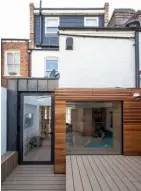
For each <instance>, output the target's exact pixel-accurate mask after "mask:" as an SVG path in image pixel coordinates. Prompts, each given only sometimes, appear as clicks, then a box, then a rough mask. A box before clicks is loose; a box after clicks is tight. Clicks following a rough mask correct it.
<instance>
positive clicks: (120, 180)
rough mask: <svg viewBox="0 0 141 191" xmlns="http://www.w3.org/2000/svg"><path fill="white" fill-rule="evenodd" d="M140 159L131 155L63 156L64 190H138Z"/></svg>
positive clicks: (140, 178)
mask: <svg viewBox="0 0 141 191" xmlns="http://www.w3.org/2000/svg"><path fill="white" fill-rule="evenodd" d="M140 163H141V157H135V156H134V157H127V156H126V157H125V156H117V155H116V156H114V155H72V156H67V164H66V165H67V166H66V178H67V182H66V190H67V191H77V190H78V191H79V190H80V191H81V190H82V191H85V190H86V191H113V190H114V191H141V176H140ZM70 185H71V187H70Z"/></svg>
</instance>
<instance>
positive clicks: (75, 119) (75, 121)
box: [66, 102, 122, 154]
mask: <svg viewBox="0 0 141 191" xmlns="http://www.w3.org/2000/svg"><path fill="white" fill-rule="evenodd" d="M66 139H67V153H68V154H121V151H122V149H121V148H122V103H121V102H68V103H67V108H66Z"/></svg>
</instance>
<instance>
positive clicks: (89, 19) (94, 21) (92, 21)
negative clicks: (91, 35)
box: [84, 17, 99, 27]
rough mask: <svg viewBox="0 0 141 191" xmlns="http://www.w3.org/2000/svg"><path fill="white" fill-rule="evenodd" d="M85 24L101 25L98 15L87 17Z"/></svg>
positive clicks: (89, 25) (86, 25)
mask: <svg viewBox="0 0 141 191" xmlns="http://www.w3.org/2000/svg"><path fill="white" fill-rule="evenodd" d="M84 26H85V27H98V26H99V20H98V17H85V18H84Z"/></svg>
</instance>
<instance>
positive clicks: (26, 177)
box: [1, 165, 66, 191]
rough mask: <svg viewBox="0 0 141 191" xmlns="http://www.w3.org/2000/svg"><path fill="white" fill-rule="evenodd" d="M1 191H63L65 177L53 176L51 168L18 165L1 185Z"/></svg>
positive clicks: (64, 188)
mask: <svg viewBox="0 0 141 191" xmlns="http://www.w3.org/2000/svg"><path fill="white" fill-rule="evenodd" d="M1 188H2V191H32V190H35V191H42V190H46V191H60V190H61V191H64V190H66V178H65V175H61V174H57V175H54V169H53V166H48V165H20V166H17V168H16V169H15V170H14V171H13V172H12V173H11V174H10V175H9V176H8V177H7V178H6V180H5V181H4V182H3V183H2V187H1Z"/></svg>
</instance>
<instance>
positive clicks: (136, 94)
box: [133, 93, 141, 100]
mask: <svg viewBox="0 0 141 191" xmlns="http://www.w3.org/2000/svg"><path fill="white" fill-rule="evenodd" d="M133 99H135V100H140V99H141V94H140V93H134V94H133Z"/></svg>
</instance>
